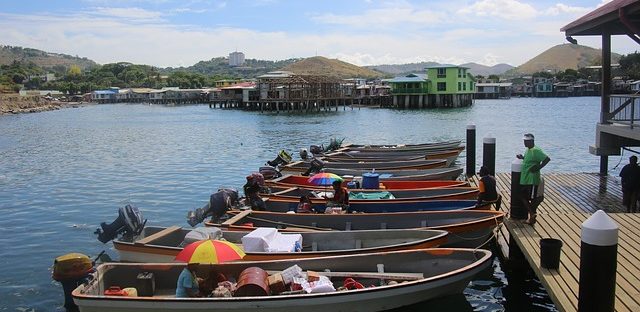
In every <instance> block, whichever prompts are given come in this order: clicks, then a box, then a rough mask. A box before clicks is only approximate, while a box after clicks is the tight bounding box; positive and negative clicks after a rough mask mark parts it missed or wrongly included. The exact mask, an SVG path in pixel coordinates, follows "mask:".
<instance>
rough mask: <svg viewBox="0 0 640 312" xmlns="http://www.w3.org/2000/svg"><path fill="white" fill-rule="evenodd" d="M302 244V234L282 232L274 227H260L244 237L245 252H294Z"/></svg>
mask: <svg viewBox="0 0 640 312" xmlns="http://www.w3.org/2000/svg"><path fill="white" fill-rule="evenodd" d="M296 244H297V245H298V246H302V235H300V234H282V233H280V232H278V230H277V229H274V228H263V227H259V228H257V229H255V230H253V231H252V232H251V233H249V234H247V235H245V236H243V237H242V248H243V249H244V251H245V252H293V251H295V250H296Z"/></svg>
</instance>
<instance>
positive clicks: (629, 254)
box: [469, 173, 640, 311]
mask: <svg viewBox="0 0 640 312" xmlns="http://www.w3.org/2000/svg"><path fill="white" fill-rule="evenodd" d="M544 177H545V183H546V185H545V200H544V201H543V202H542V204H541V205H540V206H539V207H538V222H537V223H536V225H535V226H530V225H527V224H525V223H523V222H522V221H519V220H512V219H507V220H506V221H505V222H504V224H505V226H503V227H502V228H501V229H500V231H499V235H498V243H499V245H500V250H501V252H503V254H504V255H505V257H508V252H509V249H510V248H519V249H520V250H521V251H522V253H523V254H524V256H525V258H526V260H527V262H528V263H529V265H530V266H531V268H532V269H533V271H534V272H535V274H536V275H537V276H538V278H539V279H540V282H541V283H542V285H543V286H544V287H545V288H546V289H547V292H548V293H549V297H550V298H551V300H552V301H553V302H554V303H555V304H556V307H557V308H558V310H560V311H576V310H577V308H578V291H579V279H580V244H581V242H580V234H581V225H582V223H583V222H584V221H585V220H586V219H588V218H589V217H590V216H591V214H593V213H594V212H595V211H597V210H599V209H602V210H603V211H605V212H607V214H608V215H609V216H610V217H611V218H612V219H613V220H614V221H615V222H616V223H617V224H618V226H619V228H620V230H619V241H618V264H617V272H616V295H615V296H616V302H615V310H616V311H640V240H639V239H638V235H640V214H630V213H625V211H626V209H625V207H624V206H623V205H622V191H621V188H620V181H619V179H618V178H617V177H613V176H600V175H598V174H596V173H546V174H544ZM469 180H470V183H471V184H472V185H477V181H478V177H477V176H476V177H472V178H471V179H469ZM496 182H497V187H498V191H499V192H500V194H502V206H501V209H502V210H503V211H505V212H507V213H508V212H509V209H510V202H511V194H510V191H511V174H510V173H498V174H497V175H496ZM510 238H512V240H513V242H515V244H516V245H517V246H509V239H510ZM541 238H556V239H560V240H561V241H562V243H563V246H562V250H561V257H560V268H559V270H548V269H544V268H541V267H540V239H541Z"/></svg>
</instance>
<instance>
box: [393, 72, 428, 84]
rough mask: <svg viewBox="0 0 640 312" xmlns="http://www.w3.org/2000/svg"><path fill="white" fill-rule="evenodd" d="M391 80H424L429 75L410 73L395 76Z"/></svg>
mask: <svg viewBox="0 0 640 312" xmlns="http://www.w3.org/2000/svg"><path fill="white" fill-rule="evenodd" d="M388 81H389V82H424V81H427V75H425V74H409V75H406V76H402V77H394V78H393V79H391V80H388Z"/></svg>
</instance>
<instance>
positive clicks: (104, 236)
mask: <svg viewBox="0 0 640 312" xmlns="http://www.w3.org/2000/svg"><path fill="white" fill-rule="evenodd" d="M145 223H147V220H143V218H142V213H141V212H140V210H138V208H137V207H135V206H132V205H126V206H124V207H121V208H120V209H118V217H117V218H116V219H115V220H113V222H111V223H110V224H107V223H105V222H102V223H100V228H99V229H97V230H96V232H95V234H98V240H99V241H101V242H102V243H104V244H106V243H107V242H109V241H110V240H113V239H114V238H116V237H117V236H118V235H120V234H123V235H127V236H129V235H130V236H135V235H139V234H140V233H141V232H142V229H143V228H144V225H145Z"/></svg>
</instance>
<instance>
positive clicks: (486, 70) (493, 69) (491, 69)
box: [460, 63, 514, 77]
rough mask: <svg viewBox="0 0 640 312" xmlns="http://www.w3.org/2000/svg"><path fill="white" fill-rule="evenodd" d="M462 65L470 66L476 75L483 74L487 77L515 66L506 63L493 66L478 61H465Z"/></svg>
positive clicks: (472, 72) (499, 73)
mask: <svg viewBox="0 0 640 312" xmlns="http://www.w3.org/2000/svg"><path fill="white" fill-rule="evenodd" d="M460 66H462V67H468V68H469V71H470V72H471V74H473V75H474V76H477V75H482V76H485V77H487V76H489V75H502V74H504V73H505V72H506V71H508V70H510V69H512V68H514V67H513V66H511V65H509V64H504V63H501V64H496V65H493V66H487V65H482V64H478V63H464V64H461V65H460Z"/></svg>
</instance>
